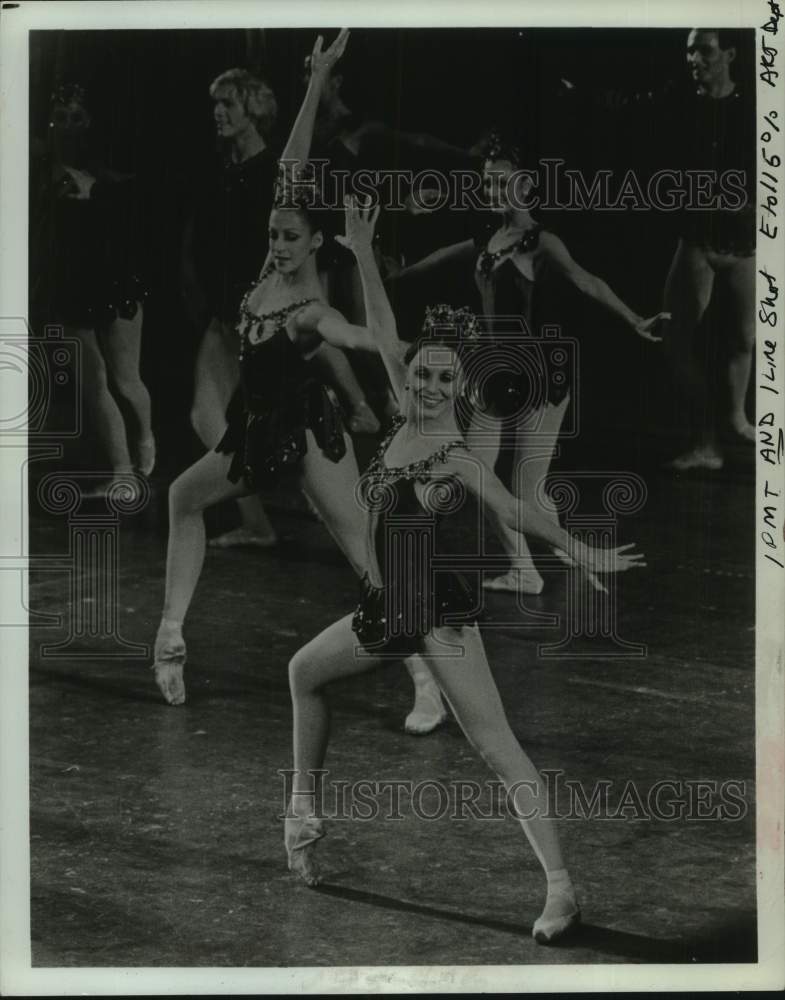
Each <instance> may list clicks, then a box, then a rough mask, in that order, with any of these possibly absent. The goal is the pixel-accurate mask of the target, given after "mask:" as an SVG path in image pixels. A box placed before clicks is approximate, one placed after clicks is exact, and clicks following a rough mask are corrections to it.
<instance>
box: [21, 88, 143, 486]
mask: <svg viewBox="0 0 785 1000" xmlns="http://www.w3.org/2000/svg"><path fill="white" fill-rule="evenodd" d="M93 131H94V128H93V123H92V118H91V115H90V111H89V109H88V105H87V97H86V93H85V91H84V89H83V88H82V87H81V86H79V85H78V84H70V85H64V86H61V87H59V88H58V89H57V91H56V92H55V93H54V94H53V96H52V107H51V116H50V121H49V140H50V148H49V151H48V153H49V155H48V156H45V157H44V158H43V159H42V161H41V162H40V163H38V164H35V165H34V166H37V167H38V168H39V170H40V174H41V176H40V179H39V178H37V177H35V176H34V180H33V183H32V184H31V196H32V197H31V218H32V220H33V224H32V226H31V240H30V243H31V275H32V281H31V286H32V289H33V291H32V296H31V297H32V299H33V303H34V307H35V309H36V310H37V311H38V312H40V314H41V316H42V320H43V322H45V323H62V324H63V326H64V327H65V328H66V331H67V332H68V333H69V334H70V335H71V336H72V337H75V338H76V339H77V340H78V341H79V343H80V345H81V359H82V365H81V373H82V378H83V388H84V393H83V396H84V400H85V404H86V408H87V413H88V415H89V417H90V419H91V421H92V423H93V425H94V426H95V429H96V431H97V433H98V435H99V437H100V440H101V442H102V444H103V446H104V450H105V452H106V457H107V458H108V460H109V465H110V467H111V470H112V474H113V475H117V476H122V474H123V473H127V472H130V471H131V469H132V468H134V467H135V468H137V469H138V470H139V471H140V472H143V473H144V474H145V475H149V474H150V473H151V472H152V470H153V466H154V464H155V441H154V438H153V431H152V424H151V414H150V395H149V393H148V391H147V388H146V387H145V385H144V382H143V381H142V379H141V376H140V374H139V359H140V352H141V342H142V315H143V308H142V302H143V300H144V298H145V296H146V291H145V288H144V284H143V282H142V280H141V278H140V277H139V272H138V257H139V251H138V247H137V245H136V242H137V241H136V239H135V233H136V220H137V217H138V210H137V206H136V195H135V190H134V178H133V177H132V176H131V175H130V174H121V173H118V172H117V171H115V170H111V169H110V168H108V167H107V166H106V165H105V164H103V163H101V162H100V161H99V160H98V159H97V157H96V156H95V152H94V149H93V145H92V143H93ZM110 385H111V389H110ZM115 396H119V397H120V398H121V399H122V400H123V401H124V402H125V404H126V406H127V409H128V412H129V415H130V416H131V417H132V420H131V427H130V430H131V434H130V435H129V433H128V429H127V428H126V422H125V420H124V418H123V414H122V412H121V410H120V408H119V406H118V402H117V400H116V398H115ZM129 437H130V438H131V440H132V442H133V445H131V446H130V447H129ZM110 483H111V479H108V480H107V482H99V483H98V485H97V486H96V488H95V489H94V490H93V491H92V492H93V493H95V494H97V495H100V494H103V493H104V492H105V491H106V489H107V487H108V485H109V484H110Z"/></svg>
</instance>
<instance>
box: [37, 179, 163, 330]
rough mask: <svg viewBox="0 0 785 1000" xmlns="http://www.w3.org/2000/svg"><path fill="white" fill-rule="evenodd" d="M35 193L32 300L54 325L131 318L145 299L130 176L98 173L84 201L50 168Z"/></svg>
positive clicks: (97, 324) (93, 324)
mask: <svg viewBox="0 0 785 1000" xmlns="http://www.w3.org/2000/svg"><path fill="white" fill-rule="evenodd" d="M41 169H42V173H43V177H44V179H43V181H42V182H41V186H40V187H39V189H38V190H37V191H34V192H33V195H34V196H35V195H37V196H38V197H37V199H36V201H35V202H34V204H33V207H32V208H33V210H32V212H31V215H32V216H33V225H32V226H31V241H30V243H31V247H30V252H31V258H32V261H31V263H32V268H31V274H32V275H33V279H32V285H33V297H34V299H35V301H36V303H37V305H38V307H39V308H40V309H41V311H42V313H43V318H44V320H45V321H46V322H50V323H56V322H60V323H64V324H66V325H67V326H73V327H82V328H86V329H96V328H99V329H100V328H104V327H108V326H109V325H110V324H111V323H112V322H113V321H114V320H115V319H117V318H118V317H120V318H121V319H132V318H133V317H134V316H135V315H136V313H137V310H138V308H139V303H140V302H142V301H143V299H144V298H145V297H146V295H147V291H146V289H145V287H144V284H143V282H142V279H141V278H140V277H139V272H138V270H137V267H138V259H139V256H140V254H139V251H138V246H137V242H138V232H137V230H138V221H139V210H138V207H137V204H136V189H135V183H134V181H133V179H132V178H125V179H122V180H115V179H113V178H112V177H111V176H110V175H109V174H108V173H105V172H104V173H102V172H101V171H99V170H97V169H96V168H93V170H91V173H101V176H99V177H98V178H97V179H96V180H95V182H94V184H93V185H92V187H91V189H90V193H89V196H88V197H87V198H76V197H73V195H75V194H76V193H77V190H78V189H77V185H76V183H75V182H74V181H73V180H72V178H71V177H70V175H69V174H68V173H67V172H64V173H62V174H61V175H60V176H59V178H58V179H57V180H54V179H53V178H52V176H51V165H50V164H49V161H46V162H45V163H44V164H43V165H42V167H41Z"/></svg>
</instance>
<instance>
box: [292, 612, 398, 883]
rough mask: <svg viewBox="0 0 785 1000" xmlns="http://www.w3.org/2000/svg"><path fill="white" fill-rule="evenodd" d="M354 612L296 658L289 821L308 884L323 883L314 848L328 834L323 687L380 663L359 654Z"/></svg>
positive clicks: (295, 857) (295, 866)
mask: <svg viewBox="0 0 785 1000" xmlns="http://www.w3.org/2000/svg"><path fill="white" fill-rule="evenodd" d="M358 653H359V650H358V644H357V636H356V635H355V634H354V632H352V616H351V615H346V617H344V618H342V619H341V620H340V621H337V622H335V623H334V624H333V625H330V626H329V627H328V628H327V629H325V630H324V632H322V633H321V634H320V635H318V636H316V638H315V639H312V640H311V641H310V642H309V643H308V644H307V645H306V646H304V647H303V648H302V649H301V650H299V651H298V652H297V653H295V655H294V656H293V657H292V661H291V663H290V664H289V687H290V689H291V694H292V710H293V725H294V729H293V742H294V776H293V782H292V801H291V804H290V807H289V813H290V818H288V819H287V820H286V834H285V840H286V850H287V854H288V859H289V868H290V869H291V870H292V871H294V872H296V873H297V874H298V875H299V876H300V878H302V879H303V880H304V881H305V882H306V883H307V884H308V885H316V884H318V882H319V871H318V868H317V866H316V864H315V862H314V858H313V848H314V845H315V843H316V841H317V840H318V839H319V838H320V837H322V836H323V835H324V831H323V828H322V823H321V820H320V819H317V818H316V816H317V814H318V813H319V812H320V804H321V792H322V789H321V785H320V775H319V774H318V773H317V772H319V771H320V770H321V768H322V766H323V764H324V759H325V755H326V753H327V741H328V738H329V732H330V714H329V709H328V705H327V701H326V699H325V693H324V688H325V685H327V684H329V683H330V681H333V680H337V679H339V678H341V677H348V676H350V675H351V674H357V673H361V672H363V671H365V670H369V669H372V668H373V667H377V666H379V664H380V663H381V662H382V661H381V660H379V659H378V658H375V657H372V656H367V655H362V656H360V655H358Z"/></svg>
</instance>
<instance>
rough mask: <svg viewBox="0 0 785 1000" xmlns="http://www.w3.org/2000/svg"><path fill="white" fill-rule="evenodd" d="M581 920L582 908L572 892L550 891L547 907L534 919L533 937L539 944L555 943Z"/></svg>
mask: <svg viewBox="0 0 785 1000" xmlns="http://www.w3.org/2000/svg"><path fill="white" fill-rule="evenodd" d="M580 922H581V910H580V907H579V906H578V901H577V900H576V898H575V895H574V894H573V893H572V892H559V891H558V890H556V891H553V892H549V893H548V898H547V900H546V902H545V909H544V910H543V911H542V913H541V914H540V916H539V917H538V918H537V919H536V920H535V921H534V927H532V937H533V938H534V940H535V941H536V942H537V944H554V943H555V942H556V941H557V940H559V939H560V938H563V937H564V936H565V935H566V934H567V933H568V932H569V931H571V930H574V928H575V927H577V926H578V924H579V923H580Z"/></svg>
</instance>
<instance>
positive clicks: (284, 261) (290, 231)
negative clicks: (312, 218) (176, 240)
mask: <svg viewBox="0 0 785 1000" xmlns="http://www.w3.org/2000/svg"><path fill="white" fill-rule="evenodd" d="M269 239H270V253H271V254H272V256H273V264H274V266H275V269H276V271H278V273H279V274H294V273H295V272H297V271H298V270H299V269H300V268H301V267H302V266H303V264H304V263H305V261H306V260H308V258H309V257H310V256H311V255H313V254H315V253H316V250H317V249H318V248H319V247H320V246H321V245H322V242H323V241H324V237H323V236H322V234H321V232H319V231H318V230H316V231H314V230H313V229H312V228H311V224H310V222H309V221H308V219H307V217H306V216H305V214H304V213H303V212H301V211H299V210H298V209H295V208H275V209H273V211H272V212H271V213H270V225H269Z"/></svg>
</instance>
